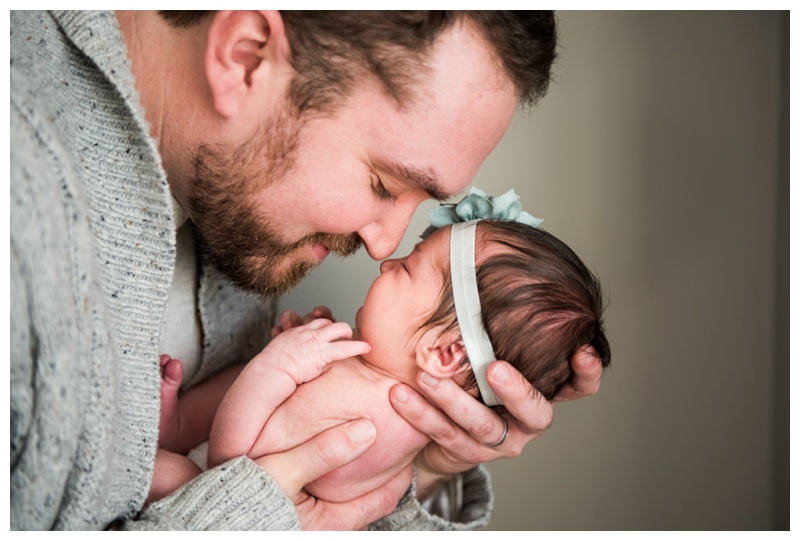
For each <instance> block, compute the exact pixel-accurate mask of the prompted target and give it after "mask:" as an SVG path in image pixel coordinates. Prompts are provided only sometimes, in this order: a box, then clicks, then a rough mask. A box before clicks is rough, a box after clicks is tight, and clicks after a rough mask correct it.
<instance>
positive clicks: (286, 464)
mask: <svg viewBox="0 0 800 541" xmlns="http://www.w3.org/2000/svg"><path fill="white" fill-rule="evenodd" d="M375 436H376V432H375V427H374V426H373V425H372V423H370V422H369V421H367V420H365V419H359V420H356V421H351V422H349V423H344V424H341V425H338V426H335V427H333V428H331V429H328V430H326V431H325V432H323V433H321V434H319V435H318V436H315V437H314V438H313V439H311V440H309V441H307V442H305V443H303V444H301V445H299V446H297V447H295V448H294V449H290V450H288V451H285V452H283V453H275V454H272V455H268V456H266V457H261V458H257V459H256V462H257V463H258V464H259V465H260V466H261V467H262V468H264V471H266V472H267V473H268V474H269V475H270V476H271V477H272V478H273V479H275V482H276V483H278V485H279V486H280V487H281V489H282V490H283V492H284V493H285V494H286V495H287V496H289V498H292V500H293V501H295V502H297V501H298V498H299V495H300V491H301V489H302V488H303V487H304V486H305V485H307V484H308V483H310V482H311V481H314V480H316V479H319V478H320V477H322V476H323V475H325V474H326V473H328V472H330V471H333V470H335V469H336V468H338V467H340V466H344V465H345V464H349V463H350V462H352V461H353V460H355V459H356V458H358V457H359V456H361V455H362V454H363V453H364V452H365V451H366V450H367V449H369V447H370V446H371V445H372V444H373V443H374V442H375Z"/></svg>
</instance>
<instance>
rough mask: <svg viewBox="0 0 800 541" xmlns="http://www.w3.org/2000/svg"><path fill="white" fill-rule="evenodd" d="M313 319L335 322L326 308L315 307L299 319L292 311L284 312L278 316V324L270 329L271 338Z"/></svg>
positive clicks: (298, 315)
mask: <svg viewBox="0 0 800 541" xmlns="http://www.w3.org/2000/svg"><path fill="white" fill-rule="evenodd" d="M315 319H327V320H330V321H336V320H335V319H333V314H332V313H331V310H330V308H328V307H327V306H317V307H316V308H314V309H313V310H312V311H311V312H310V313H308V314H306V315H305V316H303V317H300V314H298V313H297V312H295V311H294V310H284V311H283V312H281V313H280V315H279V316H278V324H277V325H275V326H274V327H272V338H275V337H276V336H278V335H279V334H281V333H282V332H286V331H288V330H289V329H293V328H294V327H299V326H300V325H304V324H306V323H310V322H312V321H314V320H315Z"/></svg>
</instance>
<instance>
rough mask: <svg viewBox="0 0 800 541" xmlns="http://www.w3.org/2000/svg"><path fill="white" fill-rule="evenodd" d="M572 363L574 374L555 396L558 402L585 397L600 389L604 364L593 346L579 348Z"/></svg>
mask: <svg viewBox="0 0 800 541" xmlns="http://www.w3.org/2000/svg"><path fill="white" fill-rule="evenodd" d="M570 364H571V366H572V371H573V372H574V375H573V376H572V379H571V380H570V381H569V382H567V384H566V385H565V386H564V387H563V388H562V389H561V390H560V391H559V392H558V394H557V395H556V396H555V398H554V400H555V401H556V402H565V401H568V400H577V399H579V398H585V397H587V396H591V395H593V394H595V393H597V391H599V390H600V380H601V378H602V377H603V365H602V363H601V362H600V358H599V357H597V355H596V354H595V351H594V349H593V348H592V347H590V346H584V347H583V348H581V349H579V350H578V352H577V353H575V355H573V356H572V359H571V360H570Z"/></svg>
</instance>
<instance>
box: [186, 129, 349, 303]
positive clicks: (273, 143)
mask: <svg viewBox="0 0 800 541" xmlns="http://www.w3.org/2000/svg"><path fill="white" fill-rule="evenodd" d="M300 125H301V123H300V122H299V121H298V120H293V119H290V118H287V117H285V116H281V117H280V118H278V119H277V120H274V121H272V122H270V123H269V124H268V125H265V126H264V127H263V128H261V129H260V130H259V131H258V133H256V135H255V136H254V137H253V138H252V139H251V140H250V141H249V142H248V143H244V144H242V145H240V146H238V147H237V148H235V149H234V150H233V151H232V152H225V150H224V149H212V148H209V147H207V146H205V145H203V146H201V147H199V148H198V150H197V152H196V153H195V156H194V172H195V175H194V179H193V183H192V186H191V193H190V195H189V209H188V211H189V214H190V216H191V218H192V221H193V222H194V226H195V238H196V240H197V246H198V252H199V253H201V254H202V255H203V256H204V257H207V258H208V259H209V260H210V261H211V263H212V264H213V265H214V266H215V267H216V268H217V269H218V270H219V271H220V272H222V273H223V274H225V275H226V276H227V277H228V278H229V279H230V280H231V281H232V282H233V283H235V284H236V285H238V286H239V287H242V288H244V289H247V290H249V291H253V292H255V293H258V294H260V295H265V296H267V295H278V294H282V293H285V292H287V291H289V290H290V289H292V288H293V287H295V286H296V285H297V284H298V283H299V282H300V280H302V279H303V278H304V277H305V276H306V275H307V274H308V272H309V271H310V270H311V269H313V268H314V267H315V266H316V265H317V264H318V262H317V261H310V260H307V259H300V258H298V257H297V256H295V257H294V258H293V259H294V261H292V262H290V259H292V254H293V253H295V252H297V251H300V249H301V248H302V247H304V246H308V245H310V244H321V245H323V246H325V248H327V249H328V250H329V251H330V252H333V253H335V254H337V255H340V256H348V255H351V254H353V253H355V252H356V251H357V250H358V249H359V247H360V246H361V239H360V238H359V236H358V235H357V234H355V233H351V234H348V235H339V234H332V233H313V234H311V235H307V236H305V237H303V238H302V239H300V240H299V241H297V242H293V243H286V242H285V241H283V240H282V239H281V236H280V232H279V226H278V227H270V226H269V225H267V224H266V223H264V221H263V220H260V219H259V213H258V212H257V208H256V206H255V203H254V201H255V200H256V195H257V194H258V193H259V192H261V191H262V190H263V189H264V188H265V187H267V186H269V185H271V184H274V183H277V182H281V181H282V180H283V177H285V175H286V174H287V173H288V172H289V171H290V170H291V169H292V167H293V166H294V159H295V156H296V154H297V144H298V139H299V132H300Z"/></svg>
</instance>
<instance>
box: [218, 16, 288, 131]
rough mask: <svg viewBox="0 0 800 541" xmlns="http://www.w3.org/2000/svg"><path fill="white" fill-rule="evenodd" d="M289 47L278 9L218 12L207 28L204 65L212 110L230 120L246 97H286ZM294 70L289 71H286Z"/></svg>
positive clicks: (240, 107)
mask: <svg viewBox="0 0 800 541" xmlns="http://www.w3.org/2000/svg"><path fill="white" fill-rule="evenodd" d="M290 56H291V47H290V46H289V41H288V39H287V37H286V32H285V29H284V26H283V19H282V18H281V15H280V13H279V12H277V11H219V12H218V13H217V14H216V15H215V16H214V19H213V21H212V22H211V26H210V27H209V29H208V44H207V47H206V54H205V69H206V77H207V79H208V84H209V87H210V88H211V93H212V95H213V98H214V109H216V111H217V112H218V113H219V114H220V115H221V116H223V117H225V118H232V117H234V116H236V115H237V114H238V113H239V112H240V111H242V110H243V109H244V108H245V107H246V105H247V104H248V103H247V102H248V99H249V98H253V97H256V98H258V97H259V96H260V99H262V100H263V99H264V98H263V97H264V96H265V95H266V94H264V93H265V92H267V93H269V92H274V93H275V94H273V96H275V97H279V98H281V99H282V98H283V93H284V87H283V85H284V84H285V82H284V80H283V77H282V76H283V75H284V74H286V73H287V71H286V69H287V67H288V68H291V64H290V63H289V60H290ZM288 73H291V72H288Z"/></svg>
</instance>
